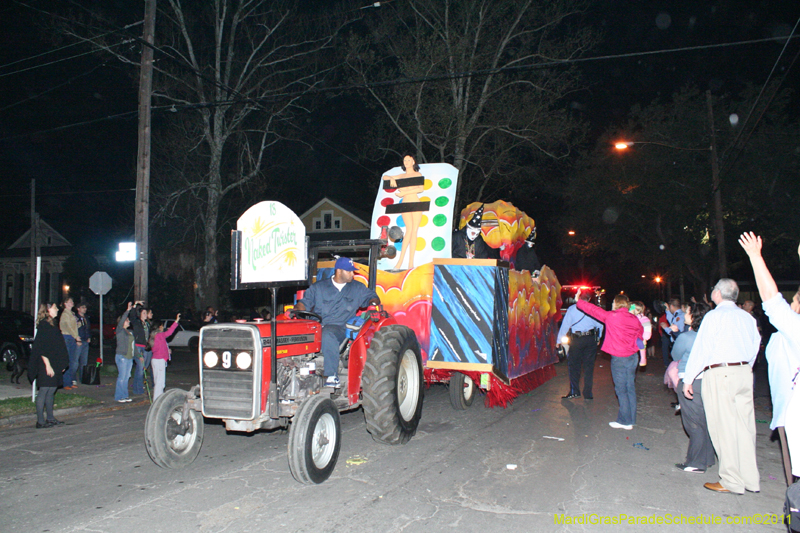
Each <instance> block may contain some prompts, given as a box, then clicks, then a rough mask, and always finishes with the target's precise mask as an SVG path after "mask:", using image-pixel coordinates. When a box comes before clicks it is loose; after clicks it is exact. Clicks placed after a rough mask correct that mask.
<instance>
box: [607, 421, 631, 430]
mask: <svg viewBox="0 0 800 533" xmlns="http://www.w3.org/2000/svg"><path fill="white" fill-rule="evenodd" d="M608 425H609V426H611V427H612V428H614V429H627V430H628V431H630V430H632V429H633V426H629V425H625V424H620V423H619V422H616V421H614V422H609V423H608Z"/></svg>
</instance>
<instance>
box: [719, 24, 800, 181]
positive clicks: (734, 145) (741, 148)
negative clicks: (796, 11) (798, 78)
mask: <svg viewBox="0 0 800 533" xmlns="http://www.w3.org/2000/svg"><path fill="white" fill-rule="evenodd" d="M798 25H800V18H798V19H797V22H795V24H794V28H792V33H791V34H789V38H788V39H786V43H784V45H783V48H782V49H781V53H780V54H778V58H777V59H776V60H775V63H774V64H773V65H772V70H770V72H769V75H768V76H767V79H766V80H764V84H763V85H762V87H761V90H760V91H759V93H758V96H757V97H756V99H755V101H754V102H753V105H752V106H751V107H750V111H748V113H747V118H746V119H745V121H744V124H743V125H742V127H741V129H740V130H739V133H738V134H737V135H736V138H735V139H734V140H733V142H732V143H731V145H730V146H729V147H728V149H727V150H725V153H724V154H722V159H723V160H725V159H727V157H728V156H730V154H731V151H732V150H736V153H735V154H734V157H733V158H732V159H730V160H729V163H728V164H727V165H726V166H725V167H723V169H722V170H721V172H720V177H721V176H722V174H724V173H725V172H727V171H728V170H730V168H731V167H732V166H733V165H734V164H735V163H736V160H737V159H738V158H739V155H740V154H741V153H742V152H743V151H744V147H745V146H746V145H747V143H748V142H749V141H750V137H751V136H752V134H753V132H754V131H755V130H756V128H757V127H758V124H759V123H760V122H761V119H762V118H763V117H764V113H766V111H767V108H768V107H769V105H770V104H771V103H772V100H774V99H775V96H776V95H777V94H778V91H779V90H780V88H781V85H782V84H783V81H784V80H786V77H787V76H788V75H789V71H790V70H791V69H792V67H793V66H794V63H795V61H797V57H798V55H800V51H798V53H797V54H795V56H794V59H793V60H792V62H791V64H790V65H789V68H788V69H786V72H785V73H784V76H783V80H781V83H779V84H778V86H777V87H775V91H774V92H773V93H772V96H771V97H770V99H769V101H768V102H767V104H766V105H765V106H764V109H762V110H761V114H760V115H759V117H758V119H757V120H756V122H755V124H753V127H752V128H751V130H750V133H748V135H747V138H746V139H745V141H744V143H742V144H741V146H737V144H738V143H739V139H740V138H741V137H742V135H743V134H744V131H745V129H746V128H747V124H748V122H750V117H751V116H752V115H753V111H755V109H756V106H757V105H758V102H759V101H760V100H761V96H762V95H763V94H764V91H766V90H767V86H768V85H769V80H770V79H772V75H773V74H774V73H775V70H776V69H777V68H778V64H779V63H780V61H781V58H782V57H783V54H784V52H786V48H787V47H788V46H789V40H790V39H792V37H794V35H795V33H796V32H797V26H798Z"/></svg>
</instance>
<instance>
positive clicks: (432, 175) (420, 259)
mask: <svg viewBox="0 0 800 533" xmlns="http://www.w3.org/2000/svg"><path fill="white" fill-rule="evenodd" d="M419 167H420V170H419V173H420V174H422V177H421V178H420V177H417V178H405V179H406V180H408V183H405V182H397V183H396V185H398V188H394V189H393V188H390V187H388V188H384V184H385V183H384V179H383V177H381V181H380V186H379V187H378V195H377V198H376V199H375V207H374V209H373V211H372V224H371V226H370V238H371V239H378V238H380V237H381V231H382V228H383V227H389V228H391V227H392V226H397V227H399V228H400V229H401V230H402V232H403V236H402V239H401V240H396V241H395V240H394V239H391V238H390V241H391V244H393V245H394V246H395V248H396V249H397V256H396V257H395V258H392V259H389V258H383V259H380V260H379V261H378V268H379V269H382V270H399V269H412V268H415V267H417V266H419V265H424V264H426V263H430V262H431V261H432V260H433V259H434V258H439V257H450V248H451V240H452V232H453V203H454V201H455V196H456V189H457V188H458V170H457V169H456V168H455V167H454V166H452V165H449V164H447V163H427V164H422V165H419ZM403 172H404V171H403V169H402V168H400V167H395V168H393V169H391V170H389V171H387V172H386V173H385V175H386V176H400V175H403ZM414 180H416V181H414ZM412 181H413V183H412ZM417 182H419V183H417ZM402 185H408V186H415V187H416V186H420V185H421V187H422V189H423V190H422V192H421V193H420V194H418V195H416V198H415V201H414V202H405V203H406V204H407V205H405V206H404V205H403V204H404V199H403V197H402V190H403V187H402ZM411 203H413V204H414V207H413V208H412V207H411V206H410V205H408V204H411ZM415 213H416V216H417V217H418V219H419V220H418V223H419V228H418V229H417V231H416V237H415V242H413V243H409V244H407V247H408V246H413V248H414V254H413V257H414V259H413V264H409V262H410V259H411V254H409V253H407V254H406V256H405V257H404V258H403V261H402V264H398V261H399V256H400V254H401V249H402V246H403V241H404V240H408V239H410V238H412V236H409V235H408V228H407V226H408V225H409V224H407V223H406V221H409V223H411V220H412V218H413V216H414V214H415Z"/></svg>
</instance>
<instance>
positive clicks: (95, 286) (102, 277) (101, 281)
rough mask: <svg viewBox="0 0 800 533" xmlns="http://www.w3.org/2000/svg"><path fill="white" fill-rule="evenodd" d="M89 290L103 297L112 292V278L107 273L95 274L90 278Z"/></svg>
mask: <svg viewBox="0 0 800 533" xmlns="http://www.w3.org/2000/svg"><path fill="white" fill-rule="evenodd" d="M89 288H90V289H92V292H93V293H95V294H98V295H100V296H102V295H103V294H105V293H107V292H108V291H110V290H111V276H109V275H108V274H106V273H105V272H95V273H94V274H92V277H91V278H89Z"/></svg>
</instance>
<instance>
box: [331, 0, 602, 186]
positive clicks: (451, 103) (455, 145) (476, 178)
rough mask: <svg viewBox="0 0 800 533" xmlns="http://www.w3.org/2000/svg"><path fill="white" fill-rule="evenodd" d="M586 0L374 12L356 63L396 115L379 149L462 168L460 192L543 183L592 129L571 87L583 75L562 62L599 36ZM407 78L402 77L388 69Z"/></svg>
mask: <svg viewBox="0 0 800 533" xmlns="http://www.w3.org/2000/svg"><path fill="white" fill-rule="evenodd" d="M584 6H585V3H584V2H583V1H580V0H554V1H548V2H544V1H538V2H537V1H533V0H523V1H519V0H461V1H455V0H408V1H406V2H402V3H396V4H388V6H385V7H382V8H381V9H380V11H375V12H374V13H375V15H376V17H375V18H373V19H370V18H367V20H368V21H370V20H371V22H368V24H369V25H370V31H371V34H370V35H369V36H368V37H353V38H352V39H351V43H350V47H349V49H348V56H347V62H346V64H347V65H348V66H349V68H350V69H351V72H352V74H353V76H354V77H355V79H356V80H357V81H358V82H359V83H361V84H364V85H365V86H366V87H367V91H368V92H369V95H370V96H371V98H372V102H373V104H374V106H375V108H377V109H378V110H379V113H380V115H382V116H383V118H384V120H383V121H381V122H380V123H379V124H377V125H376V130H377V133H375V134H373V135H371V136H370V138H371V139H379V141H376V142H378V143H379V144H380V145H379V146H378V149H379V150H378V153H379V154H381V155H386V154H387V153H395V154H399V153H400V152H402V151H406V150H407V151H412V152H415V155H416V156H417V159H418V160H419V161H432V162H433V161H445V162H449V163H451V164H453V165H454V166H455V167H456V168H458V169H459V170H460V172H461V178H460V184H459V189H460V190H459V194H460V195H461V196H466V197H468V198H469V199H470V200H481V199H483V198H485V197H491V196H493V195H496V194H497V193H498V192H499V191H500V190H506V189H508V188H509V187H512V188H513V187H514V186H515V182H517V183H516V184H517V185H518V184H519V182H525V181H527V182H535V181H536V180H537V175H536V170H535V166H534V165H535V163H536V162H537V161H541V160H542V159H544V160H558V159H563V158H565V157H567V156H568V155H569V153H570V150H571V146H573V144H574V143H575V142H576V141H577V139H579V138H580V136H581V134H582V128H581V126H580V124H579V123H578V122H577V121H576V120H573V119H572V118H571V116H570V113H569V111H568V110H567V109H566V107H567V106H566V105H565V98H568V97H569V95H570V94H571V92H573V91H575V90H577V89H578V88H579V87H580V86H579V84H578V82H577V75H576V71H575V70H574V69H571V68H569V67H568V66H566V65H557V64H556V63H559V62H564V61H566V60H569V59H571V58H574V57H577V56H579V55H580V54H582V53H583V52H584V51H585V50H586V49H587V48H589V47H590V46H592V44H593V43H594V42H595V38H594V36H593V35H592V33H591V32H590V31H588V30H586V29H582V28H580V27H578V26H577V23H578V22H579V15H580V14H581V12H582V9H583V8H584ZM386 79H398V80H402V81H401V82H398V83H395V84H392V85H391V86H382V85H376V84H375V83H374V82H375V81H378V80H386Z"/></svg>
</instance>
